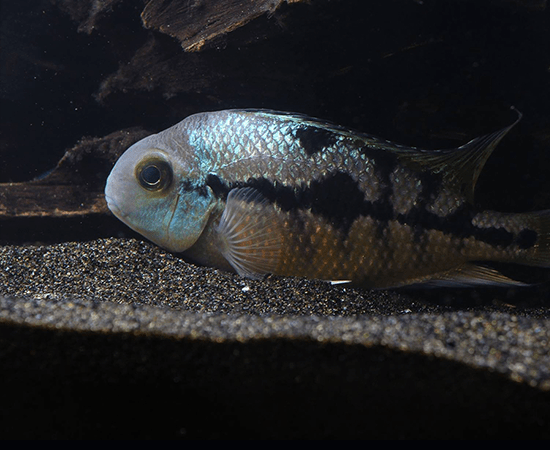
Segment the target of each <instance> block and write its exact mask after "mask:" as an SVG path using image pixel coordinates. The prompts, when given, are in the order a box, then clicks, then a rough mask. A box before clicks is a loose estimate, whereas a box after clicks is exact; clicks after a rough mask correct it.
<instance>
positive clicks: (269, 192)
mask: <svg viewBox="0 0 550 450" xmlns="http://www.w3.org/2000/svg"><path fill="white" fill-rule="evenodd" d="M206 185H207V186H209V187H210V188H211V189H212V191H213V192H214V194H215V195H216V196H217V197H219V198H223V199H225V198H226V197H227V194H228V193H229V191H230V190H231V189H235V188H242V187H251V188H254V189H256V190H258V191H259V192H260V193H261V194H262V195H263V196H264V197H265V198H266V199H267V200H269V201H270V202H273V203H276V204H277V205H278V206H279V207H280V208H281V209H282V210H283V211H292V210H296V209H302V210H307V209H311V212H312V213H313V214H317V215H320V216H322V217H323V218H325V219H326V220H327V221H328V222H329V223H331V224H332V225H333V226H334V227H335V228H337V229H339V230H340V231H341V232H342V233H343V235H344V236H347V235H348V233H349V230H350V228H351V226H352V225H353V222H354V221H355V220H356V219H358V218H359V217H370V218H372V219H373V220H375V221H377V222H378V223H379V224H380V227H381V229H383V228H385V227H386V226H387V225H388V222H389V221H390V220H397V221H398V222H399V223H400V224H402V225H407V226H409V227H411V228H412V229H413V230H415V235H418V236H421V235H422V234H423V232H425V231H430V230H436V231H441V232H443V233H446V234H452V235H454V236H456V237H458V238H469V237H473V238H475V239H477V240H479V241H482V242H486V243H488V244H490V245H493V246H495V247H497V246H502V247H507V246H509V245H512V244H514V243H515V244H516V245H518V246H519V247H520V248H530V247H531V246H533V245H534V244H535V243H536V241H537V234H536V232H534V231H532V230H523V231H522V232H521V233H519V234H518V235H517V236H515V235H514V233H511V232H509V231H507V230H505V229H503V228H495V227H490V228H481V227H477V226H475V225H473V224H472V219H473V218H474V216H475V214H476V212H475V211H473V209H472V208H471V207H470V206H469V205H468V204H464V205H463V206H462V207H460V208H458V209H457V210H456V211H455V212H454V213H452V214H449V215H447V216H445V217H441V216H438V215H437V214H434V213H432V212H429V211H427V210H426V209H425V205H420V206H417V207H414V208H412V209H411V210H410V211H409V212H408V213H407V214H396V213H395V211H394V209H393V206H392V204H391V201H390V199H389V197H388V196H387V195H383V196H382V197H381V198H380V200H377V201H374V202H371V201H367V200H365V199H364V194H363V192H362V191H361V190H360V189H359V186H358V184H357V183H356V182H355V181H354V180H353V179H352V178H351V176H349V175H348V174H346V173H342V172H335V173H334V174H332V175H331V176H328V177H326V178H324V179H323V180H313V181H312V182H311V183H310V185H309V186H295V187H290V186H285V185H282V184H280V183H277V182H272V181H270V180H267V179H266V178H251V179H249V180H247V181H244V182H234V183H230V184H228V183H225V182H224V181H222V180H221V179H220V178H219V177H218V176H216V175H212V174H210V175H208V177H207V179H206ZM388 194H391V192H388Z"/></svg>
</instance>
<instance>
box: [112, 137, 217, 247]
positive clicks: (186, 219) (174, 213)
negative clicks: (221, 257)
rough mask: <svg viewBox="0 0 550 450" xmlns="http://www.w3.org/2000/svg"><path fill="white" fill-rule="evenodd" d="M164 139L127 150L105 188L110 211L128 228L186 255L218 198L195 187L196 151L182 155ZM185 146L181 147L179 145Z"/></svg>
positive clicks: (150, 141)
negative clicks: (193, 153)
mask: <svg viewBox="0 0 550 450" xmlns="http://www.w3.org/2000/svg"><path fill="white" fill-rule="evenodd" d="M159 136H160V135H152V136H149V137H147V138H145V139H142V140H141V141H139V142H137V143H136V144H134V145H132V146H131V147H130V148H128V149H127V150H126V151H125V152H124V153H123V154H122V156H121V157H120V158H119V160H118V161H117V162H116V164H115V166H114V167H113V169H112V171H111V173H110V174H109V177H108V178H107V184H106V186H105V200H106V201H107V206H108V207H109V209H110V210H111V212H112V213H113V214H114V215H115V216H116V217H117V218H118V219H120V220H121V221H122V222H124V223H125V224H126V225H127V226H129V227H130V228H132V229H133V230H134V231H137V232H138V233H140V234H141V235H143V236H144V237H146V238H147V239H149V240H150V241H152V242H154V243H155V244H157V245H159V246H161V247H163V248H165V249H167V250H169V251H172V252H183V251H185V250H187V249H188V248H189V247H191V246H192V245H193V244H194V243H195V242H196V241H197V239H198V238H199V237H200V235H201V234H202V232H203V230H204V227H205V226H206V224H207V222H208V218H209V216H210V212H211V211H212V209H213V207H214V206H215V198H214V195H213V194H212V191H211V190H210V188H208V187H205V186H203V187H202V188H199V187H196V186H197V184H196V179H195V175H196V168H195V167H193V162H192V159H193V158H192V151H191V150H192V149H189V151H186V152H185V154H184V155H183V156H182V154H181V150H182V148H179V149H178V151H175V149H174V148H171V147H170V145H169V144H167V143H166V142H165V141H164V140H163V139H159ZM178 147H181V146H178Z"/></svg>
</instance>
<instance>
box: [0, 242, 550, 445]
mask: <svg viewBox="0 0 550 450" xmlns="http://www.w3.org/2000/svg"><path fill="white" fill-rule="evenodd" d="M495 292H497V294H495V296H496V297H495V300H494V301H492V302H490V303H489V304H486V303H485V304H484V303H483V302H481V303H479V302H478V304H472V301H471V298H472V294H471V293H468V294H466V293H464V291H452V294H450V293H449V291H444V290H437V291H435V290H432V291H431V292H429V293H426V294H423V293H422V291H417V292H401V291H399V292H397V291H362V290H357V289H350V288H346V287H343V286H331V285H329V284H327V283H324V282H320V281H308V280H302V279H281V278H277V277H268V278H266V279H265V280H259V281H258V280H248V279H242V278H240V277H238V276H236V275H233V274H228V273H224V272H221V271H217V270H211V269H207V268H202V267H197V266H194V265H191V264H187V263H185V262H184V261H183V260H181V259H179V258H178V257H176V256H174V255H171V254H169V253H166V252H164V251H162V250H161V249H159V248H157V247H155V246H153V245H151V244H148V243H144V242H139V241H136V240H131V239H130V240H123V239H104V240H97V241H92V242H88V243H65V244H57V245H48V246H36V245H33V246H5V247H0V379H2V381H3V383H2V391H3V392H2V396H1V397H0V401H1V404H2V408H1V410H2V416H1V417H0V432H1V433H0V435H1V436H2V437H5V438H7V437H16V438H23V437H28V438H36V437H46V438H103V437H114V438H119V437H120V438H327V437H328V438H348V437H349V438H417V437H418V438H471V437H481V438H484V437H488V438H515V437H520V438H522V437H523V438H548V437H550V350H549V346H550V302H549V303H548V304H546V305H545V304H544V302H543V304H542V305H541V304H540V302H539V303H538V304H537V305H536V306H531V307H518V305H517V302H516V304H510V303H507V300H506V299H508V300H509V298H510V295H511V294H510V293H509V291H506V290H500V291H498V290H497V291H495ZM519 292H520V293H519V294H518V291H514V295H515V297H514V299H517V298H518V296H522V295H523V296H529V295H532V292H533V291H531V290H529V289H527V290H525V291H519ZM536 292H537V295H540V291H536ZM545 292H546V293H547V292H548V291H545ZM461 295H465V296H467V297H468V298H469V300H468V301H464V302H463V303H461V301H460V296H461ZM450 296H454V297H453V298H454V300H453V301H450V300H449V297H450ZM457 297H458V299H459V300H456V298H457ZM497 297H498V298H497ZM438 299H439V301H438ZM474 303H475V302H474ZM527 303H528V302H527Z"/></svg>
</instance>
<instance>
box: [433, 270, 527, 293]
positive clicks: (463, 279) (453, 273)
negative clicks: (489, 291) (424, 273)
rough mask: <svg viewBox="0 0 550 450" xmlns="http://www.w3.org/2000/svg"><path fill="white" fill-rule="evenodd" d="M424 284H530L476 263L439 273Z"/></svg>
mask: <svg viewBox="0 0 550 450" xmlns="http://www.w3.org/2000/svg"><path fill="white" fill-rule="evenodd" d="M423 285H426V286H433V287H456V288H460V287H474V286H487V287H489V286H501V287H506V286H507V287H513V286H529V284H526V283H523V282H521V281H517V280H513V279H512V278H509V277H507V276H506V275H503V274H502V273H500V272H499V271H498V270H495V269H492V268H490V267H485V266H480V265H476V264H465V265H463V266H461V267H459V268H457V269H453V270H449V271H446V272H441V273H438V274H436V275H435V276H433V277H431V278H430V279H428V280H426V281H425V282H424V283H423Z"/></svg>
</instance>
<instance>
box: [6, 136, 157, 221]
mask: <svg viewBox="0 0 550 450" xmlns="http://www.w3.org/2000/svg"><path fill="white" fill-rule="evenodd" d="M147 134H150V133H148V132H145V131H143V130H139V129H131V130H122V131H117V132H115V133H112V134H109V135H108V136H105V137H103V138H85V139H83V140H82V141H81V142H79V143H78V144H77V145H76V146H75V147H73V148H72V149H70V150H68V151H67V152H66V153H65V156H64V157H63V158H62V159H61V161H59V163H58V164H57V166H56V167H55V168H54V169H53V170H52V171H51V172H50V173H49V174H48V175H46V176H44V177H42V178H40V179H36V180H32V181H29V182H21V183H2V184H0V221H2V220H7V219H21V220H24V219H29V218H40V217H43V218H69V217H80V218H86V217H88V216H91V215H97V214H108V213H109V211H108V209H107V205H106V203H105V199H104V195H103V189H104V185H105V179H106V177H107V175H108V173H109V171H110V169H111V168H112V166H113V164H114V163H115V161H116V160H117V158H118V157H119V156H120V155H121V154H122V152H123V151H124V150H125V149H126V148H128V147H129V146H130V145H132V144H133V143H134V142H136V141H138V140H139V139H141V138H143V137H145V136H146V135H147ZM1 223H2V222H0V225H1Z"/></svg>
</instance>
